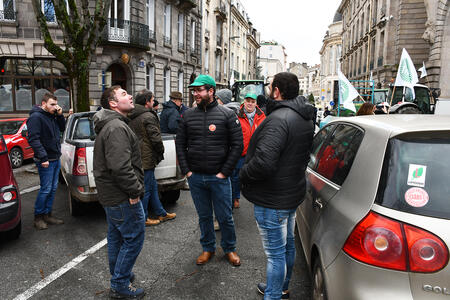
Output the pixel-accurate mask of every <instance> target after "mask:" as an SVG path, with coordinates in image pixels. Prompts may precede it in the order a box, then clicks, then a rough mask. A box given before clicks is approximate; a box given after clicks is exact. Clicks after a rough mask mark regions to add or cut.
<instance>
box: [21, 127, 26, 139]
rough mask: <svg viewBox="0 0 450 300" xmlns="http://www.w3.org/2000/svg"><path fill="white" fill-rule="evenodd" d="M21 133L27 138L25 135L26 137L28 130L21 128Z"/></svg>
mask: <svg viewBox="0 0 450 300" xmlns="http://www.w3.org/2000/svg"><path fill="white" fill-rule="evenodd" d="M21 135H22V136H23V137H24V138H27V137H28V130H26V129H23V130H22V132H21Z"/></svg>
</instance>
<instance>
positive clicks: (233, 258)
mask: <svg viewBox="0 0 450 300" xmlns="http://www.w3.org/2000/svg"><path fill="white" fill-rule="evenodd" d="M225 256H226V258H227V259H228V262H229V263H230V264H232V265H233V266H235V267H238V266H240V265H241V259H240V258H239V256H238V255H237V253H236V252H230V253H227V254H225Z"/></svg>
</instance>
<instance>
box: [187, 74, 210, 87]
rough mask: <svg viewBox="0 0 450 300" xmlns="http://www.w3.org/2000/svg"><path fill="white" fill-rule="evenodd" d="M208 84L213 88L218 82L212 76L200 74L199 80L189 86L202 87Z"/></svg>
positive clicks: (196, 79)
mask: <svg viewBox="0 0 450 300" xmlns="http://www.w3.org/2000/svg"><path fill="white" fill-rule="evenodd" d="M206 84H207V85H212V86H213V87H215V86H216V82H215V80H214V79H213V78H212V77H211V76H209V75H205V74H200V75H198V76H197V78H195V80H194V82H193V83H191V84H190V85H189V87H195V86H202V85H206Z"/></svg>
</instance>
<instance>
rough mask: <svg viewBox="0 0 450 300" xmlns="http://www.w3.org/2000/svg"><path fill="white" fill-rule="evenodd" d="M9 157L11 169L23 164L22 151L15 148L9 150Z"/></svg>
mask: <svg viewBox="0 0 450 300" xmlns="http://www.w3.org/2000/svg"><path fill="white" fill-rule="evenodd" d="M9 156H10V159H11V165H12V167H13V168H18V167H20V166H22V162H23V155H22V151H20V150H19V149H17V148H14V149H12V150H11V152H10V154H9Z"/></svg>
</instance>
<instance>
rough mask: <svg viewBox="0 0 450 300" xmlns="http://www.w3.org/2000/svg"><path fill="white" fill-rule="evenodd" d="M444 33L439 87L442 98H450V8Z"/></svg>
mask: <svg viewBox="0 0 450 300" xmlns="http://www.w3.org/2000/svg"><path fill="white" fill-rule="evenodd" d="M443 28H444V32H443V36H442V47H441V49H442V50H441V51H442V52H441V76H440V83H439V87H440V88H441V98H450V85H449V84H448V79H450V64H449V63H448V62H450V51H448V49H450V8H449V9H448V10H447V17H446V18H445V22H444V27H443Z"/></svg>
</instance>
